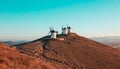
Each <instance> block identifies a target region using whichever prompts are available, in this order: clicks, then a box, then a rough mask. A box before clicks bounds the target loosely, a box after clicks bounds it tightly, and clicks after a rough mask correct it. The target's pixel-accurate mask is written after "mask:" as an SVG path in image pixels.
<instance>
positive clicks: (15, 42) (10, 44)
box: [3, 40, 29, 46]
mask: <svg viewBox="0 0 120 69" xmlns="http://www.w3.org/2000/svg"><path fill="white" fill-rule="evenodd" d="M26 42H29V41H25V40H20V41H4V42H3V43H4V44H6V45H8V46H13V45H17V44H22V43H26Z"/></svg>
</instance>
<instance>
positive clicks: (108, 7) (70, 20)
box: [0, 0, 120, 40]
mask: <svg viewBox="0 0 120 69" xmlns="http://www.w3.org/2000/svg"><path fill="white" fill-rule="evenodd" d="M66 25H70V26H72V28H73V32H76V33H78V34H79V35H82V36H85V37H96V36H119V35H120V0H0V40H34V39H37V38H40V37H42V36H45V35H47V33H48V31H49V26H54V27H55V29H56V30H58V31H59V33H61V26H66Z"/></svg>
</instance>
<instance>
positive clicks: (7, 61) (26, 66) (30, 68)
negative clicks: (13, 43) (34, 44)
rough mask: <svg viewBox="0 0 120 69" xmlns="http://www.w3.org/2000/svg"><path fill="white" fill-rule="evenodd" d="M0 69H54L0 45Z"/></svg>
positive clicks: (13, 49) (40, 61)
mask: <svg viewBox="0 0 120 69" xmlns="http://www.w3.org/2000/svg"><path fill="white" fill-rule="evenodd" d="M0 69H55V68H54V67H53V66H51V65H50V64H48V63H46V62H43V61H42V60H39V59H35V58H33V57H30V56H27V55H25V54H21V53H19V51H17V50H16V49H15V48H9V47H8V46H6V45H4V44H2V43H0Z"/></svg>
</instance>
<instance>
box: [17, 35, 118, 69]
mask: <svg viewBox="0 0 120 69" xmlns="http://www.w3.org/2000/svg"><path fill="white" fill-rule="evenodd" d="M48 37H49V36H46V37H43V38H40V39H37V40H35V41H32V42H28V43H26V44H20V45H16V47H17V49H19V51H20V52H21V53H25V54H27V55H30V56H34V57H37V58H44V60H46V61H47V62H48V63H51V64H52V65H53V66H55V67H56V68H57V69H120V51H119V50H117V49H115V48H112V47H110V46H107V45H104V44H101V43H99V42H96V41H93V40H90V39H88V38H85V37H82V36H79V35H77V34H74V33H71V34H69V35H58V36H57V37H58V38H64V40H60V39H47V38H48Z"/></svg>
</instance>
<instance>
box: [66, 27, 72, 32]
mask: <svg viewBox="0 0 120 69" xmlns="http://www.w3.org/2000/svg"><path fill="white" fill-rule="evenodd" d="M67 29H68V34H69V33H71V31H72V28H71V27H70V26H68V25H67Z"/></svg>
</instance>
